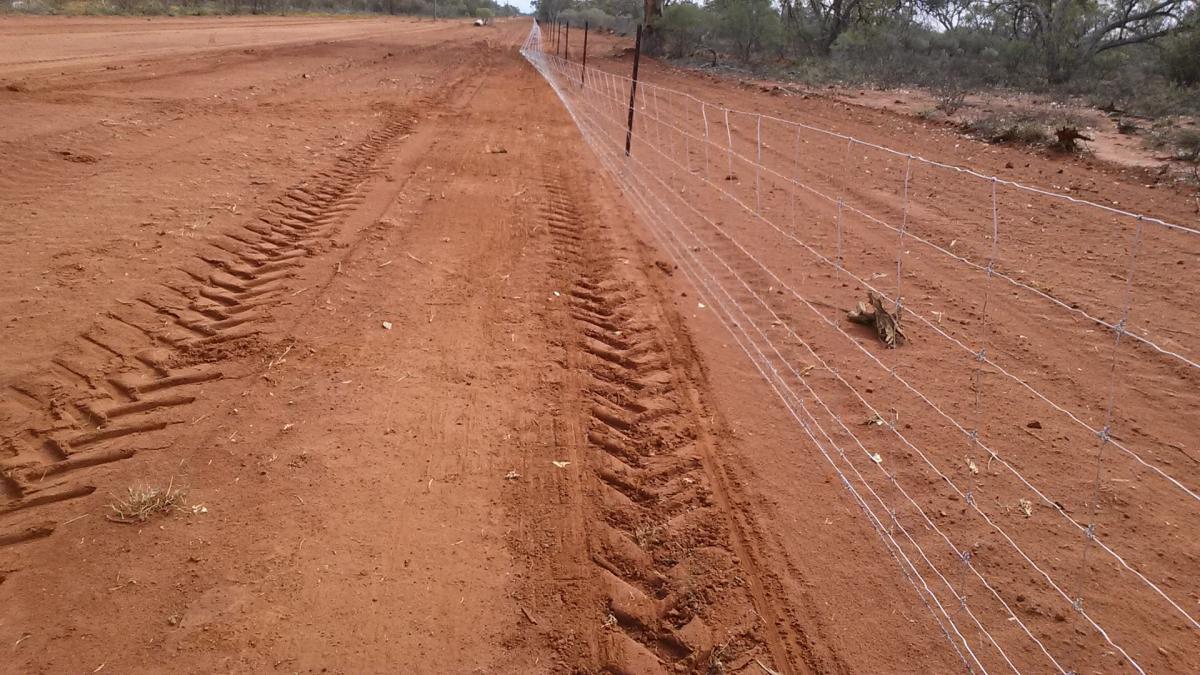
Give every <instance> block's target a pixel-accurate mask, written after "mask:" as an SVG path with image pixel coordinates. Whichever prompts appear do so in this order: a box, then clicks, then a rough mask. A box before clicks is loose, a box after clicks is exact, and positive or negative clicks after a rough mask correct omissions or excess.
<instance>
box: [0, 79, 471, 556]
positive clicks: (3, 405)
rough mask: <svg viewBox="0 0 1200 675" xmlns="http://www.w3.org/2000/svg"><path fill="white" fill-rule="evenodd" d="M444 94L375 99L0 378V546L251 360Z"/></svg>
mask: <svg viewBox="0 0 1200 675" xmlns="http://www.w3.org/2000/svg"><path fill="white" fill-rule="evenodd" d="M447 91H450V88H449V87H447V88H443V89H440V90H439V92H434V93H431V94H429V95H427V96H424V97H422V98H420V99H417V100H416V101H414V102H413V103H412V104H410V105H407V106H396V105H390V104H380V105H378V106H377V113H378V118H379V120H380V122H379V125H378V127H377V128H376V129H375V130H374V131H372V132H370V133H369V134H368V135H367V136H366V137H365V138H364V139H363V140H362V141H361V142H359V143H358V144H357V145H355V146H353V147H351V148H350V149H349V150H347V151H346V152H345V153H344V154H343V155H342V156H341V157H340V158H339V159H338V160H337V161H336V162H335V163H334V164H333V165H332V166H329V167H327V168H325V169H323V170H321V171H319V172H316V173H315V174H314V175H312V176H310V177H309V178H308V179H306V180H304V181H302V182H300V183H298V184H296V185H294V186H292V187H291V188H289V189H287V190H286V191H284V192H283V193H282V194H281V195H279V196H278V197H276V198H275V199H273V200H272V201H271V202H270V203H268V204H267V205H266V206H265V207H263V208H262V209H260V210H259V212H258V213H257V214H256V215H255V216H254V217H253V218H252V219H251V220H249V221H248V222H245V223H243V225H242V226H240V227H238V228H236V229H234V230H233V231H230V232H227V233H224V234H223V235H221V236H220V237H218V238H216V239H215V240H213V241H210V242H207V243H206V244H205V245H203V247H202V248H201V250H199V251H198V252H196V254H195V256H194V257H193V258H191V259H188V260H184V261H181V262H179V263H178V264H177V266H176V267H175V268H174V269H173V270H172V271H171V272H170V273H169V274H167V275H166V277H167V278H165V279H163V280H161V281H160V282H159V283H158V284H156V285H154V286H151V287H149V288H148V289H147V290H145V291H144V292H143V293H142V294H141V295H140V296H138V297H136V298H134V299H131V300H118V301H117V302H116V303H115V304H114V305H113V306H112V307H109V308H101V309H99V310H98V311H97V319H96V320H95V321H94V322H93V323H92V324H91V325H90V326H88V327H86V328H85V329H84V330H83V331H82V332H81V333H80V334H79V335H78V336H77V337H76V338H75V339H73V340H71V341H70V342H69V343H68V344H67V346H66V347H65V348H64V349H63V350H62V351H61V352H60V353H59V354H58V355H57V356H55V357H54V358H53V359H51V360H50V362H49V363H46V364H44V365H43V366H41V367H38V366H37V365H36V364H35V365H34V368H33V370H32V371H31V372H27V373H25V374H22V375H20V376H18V377H16V378H14V379H12V380H11V381H7V382H0V548H3V547H6V546H12V545H15V544H19V543H22V542H25V541H29V540H32V539H39V538H42V537H46V536H49V534H51V533H52V532H53V530H54V527H55V523H54V521H52V520H51V521H42V522H38V523H36V524H30V523H28V522H26V521H27V520H29V518H30V517H31V516H30V515H29V514H31V513H32V512H36V511H37V510H38V509H39V507H44V506H46V505H49V504H53V503H56V502H61V501H65V500H70V499H76V498H79V497H84V496H87V495H89V494H92V493H93V492H94V491H95V490H96V486H95V485H94V484H93V483H92V482H91V481H89V478H88V471H87V469H89V468H92V467H97V466H101V465H105V464H110V463H112V462H117V461H120V460H124V459H128V458H130V457H133V456H134V455H135V454H136V453H137V452H139V451H142V450H149V449H156V448H158V447H162V446H163V445H165V442H164V441H163V440H162V439H157V440H156V439H155V438H154V437H155V434H156V432H160V431H162V430H164V429H167V428H169V427H171V426H174V425H178V424H184V423H191V422H194V421H196V420H195V419H194V418H193V417H192V416H189V414H188V413H187V412H186V410H187V408H188V407H189V406H190V405H192V404H194V403H195V402H196V401H197V400H199V399H201V398H203V396H204V391H205V388H204V385H205V384H206V383H211V382H214V381H216V380H220V379H223V378H236V377H244V376H247V375H252V374H254V373H255V371H256V370H261V369H262V366H263V364H262V363H257V362H256V363H249V361H251V360H250V359H241V358H239V357H240V356H242V355H245V354H250V353H253V352H254V351H255V349H256V346H260V345H259V343H260V342H261V340H262V337H261V336H262V335H263V334H264V333H266V332H268V331H269V329H270V326H271V323H272V313H273V310H274V309H275V308H276V307H277V306H279V305H280V304H281V303H282V302H283V301H284V300H286V299H288V298H289V297H290V296H292V295H293V294H294V293H295V291H294V290H292V286H293V281H294V279H295V277H296V276H297V275H298V273H299V272H300V270H301V269H302V268H304V266H306V265H308V264H309V263H310V262H311V261H312V260H313V259H314V258H315V257H317V256H319V255H320V254H321V253H322V252H324V251H326V250H328V249H329V248H330V241H331V239H332V238H333V237H334V236H335V235H336V233H337V230H338V227H339V225H340V223H341V222H342V221H343V220H344V219H345V217H346V216H347V214H349V213H351V212H353V211H354V210H355V209H356V208H357V206H358V205H359V203H360V202H362V201H363V200H364V197H365V195H364V183H365V182H366V181H367V180H369V179H370V178H371V177H372V176H373V175H375V173H376V172H378V171H379V170H380V162H379V161H378V160H379V158H380V156H381V155H382V154H383V153H384V152H385V151H386V150H387V149H388V148H389V147H391V146H393V145H395V144H396V143H398V142H400V141H402V140H403V139H404V138H406V137H407V136H408V135H409V134H410V133H412V131H413V129H414V126H415V125H416V123H417V120H418V113H419V112H421V111H423V110H425V109H428V108H431V107H436V106H439V105H441V104H442V103H443V99H444V98H445V94H444V92H447Z"/></svg>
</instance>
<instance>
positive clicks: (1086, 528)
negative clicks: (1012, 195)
mask: <svg viewBox="0 0 1200 675" xmlns="http://www.w3.org/2000/svg"><path fill="white" fill-rule="evenodd" d="M644 147H649V148H650V149H651V150H652V151H654V152H658V153H660V154H661V151H660V150H659V149H658V148H657V147H655V146H653V145H652V144H646V145H645V146H644ZM663 157H664V160H666V161H672V160H671V159H670V158H669V157H667V156H666V155H663ZM676 166H677V168H681V167H679V166H678V164H676ZM702 180H704V181H705V182H706V183H708V184H709V186H710V187H712V188H713V189H715V190H717V191H718V192H721V193H723V194H724V196H725V197H726V198H728V199H730V200H731V201H733V202H734V203H735V204H737V205H739V206H740V207H741V208H742V209H743V210H745V211H746V212H747V213H749V214H751V215H754V216H755V217H757V218H759V219H760V220H763V222H766V223H767V224H768V225H770V226H771V227H773V228H775V229H776V230H779V231H780V233H781V234H784V236H787V237H789V238H791V239H794V240H795V237H794V236H793V235H790V234H788V233H786V232H783V231H782V230H780V229H779V228H778V226H776V225H775V224H774V223H771V222H770V221H768V220H766V219H764V218H763V217H762V216H761V215H759V214H757V213H755V212H754V210H753V209H751V208H750V207H749V206H748V205H747V204H745V203H743V202H741V201H740V200H739V199H738V198H737V197H736V196H733V195H731V194H729V193H728V192H726V191H724V190H723V189H722V188H721V187H720V186H719V185H716V184H715V183H712V182H711V181H709V180H708V179H702ZM722 234H723V235H724V236H726V237H727V238H729V239H730V240H731V241H733V238H732V237H729V235H728V234H725V233H724V231H722ZM796 241H799V240H796ZM800 243H801V244H802V245H803V246H804V247H805V248H806V249H808V250H809V251H810V252H812V253H814V255H816V256H817V257H819V258H820V259H821V261H822V262H825V263H827V264H832V263H831V262H830V261H829V260H828V259H827V258H825V257H824V256H821V255H820V254H819V253H817V252H816V251H815V250H814V249H812V248H811V247H809V246H808V245H806V244H804V243H803V242H800ZM735 245H736V242H735ZM739 248H740V245H739ZM743 252H745V251H744V249H743ZM745 253H746V254H747V255H748V256H750V257H753V256H752V255H751V254H749V253H748V252H745ZM755 262H758V261H757V259H755ZM759 264H760V265H762V263H759ZM763 268H764V269H765V270H766V271H767V272H768V274H771V276H772V278H773V279H774V280H775V281H776V282H778V283H779V284H780V285H781V286H783V287H784V288H785V289H786V290H787V291H788V292H789V293H791V294H792V295H793V296H794V297H796V298H797V299H799V300H801V301H802V302H804V303H805V305H806V306H807V307H808V308H809V309H810V310H811V311H812V312H813V313H814V314H816V315H817V317H818V318H819V319H820V320H821V321H823V322H825V323H826V324H828V325H829V326H830V327H832V328H834V329H835V330H836V331H838V332H839V333H840V334H841V335H842V337H844V338H845V339H846V340H848V341H849V342H851V343H852V344H853V345H854V346H855V347H857V349H858V350H859V351H861V352H862V353H863V354H864V355H865V356H866V357H867V358H868V359H869V360H871V361H872V362H874V363H875V364H876V365H878V366H879V367H880V368H881V369H883V370H884V371H885V372H887V373H888V374H889V375H890V376H891V377H893V378H894V379H896V380H897V381H898V382H900V383H901V384H902V385H903V386H904V387H905V388H906V389H908V390H909V391H911V392H912V393H913V394H914V395H916V396H917V397H918V398H920V399H921V400H922V401H923V402H924V403H925V404H926V405H928V406H929V407H930V408H931V409H932V410H934V411H935V412H937V413H938V414H939V415H940V416H942V417H943V418H945V419H946V420H947V421H949V422H950V423H951V424H952V425H953V426H954V427H955V428H956V429H957V430H958V431H959V432H960V433H962V434H963V435H964V436H965V437H967V438H968V439H969V440H970V441H971V442H973V443H978V444H979V446H980V447H981V448H983V449H984V450H985V451H986V452H987V453H988V454H989V456H990V457H991V458H992V459H993V460H995V461H997V462H999V463H1000V464H1001V466H1003V467H1004V468H1005V469H1006V470H1008V471H1009V472H1011V473H1012V474H1013V475H1014V476H1016V477H1017V479H1018V480H1020V481H1021V482H1022V483H1023V484H1024V485H1025V486H1026V487H1028V488H1029V489H1030V490H1031V491H1032V492H1033V493H1034V494H1035V495H1037V497H1038V498H1039V499H1040V500H1041V502H1042V503H1043V504H1045V505H1046V506H1047V507H1049V508H1051V509H1052V510H1053V511H1055V512H1056V513H1058V514H1059V515H1060V516H1062V517H1063V518H1065V519H1066V520H1067V521H1068V522H1070V523H1071V524H1072V525H1073V526H1074V527H1075V528H1076V529H1077V530H1078V531H1079V532H1080V533H1081V534H1085V535H1086V536H1087V539H1088V540H1089V541H1094V542H1095V543H1096V544H1097V545H1099V546H1100V547H1101V548H1102V549H1103V550H1104V551H1105V552H1106V553H1108V554H1109V555H1110V556H1112V557H1113V558H1114V559H1115V560H1116V561H1117V562H1118V563H1119V564H1120V565H1121V566H1122V567H1124V568H1125V569H1126V570H1128V571H1129V572H1131V573H1133V574H1134V575H1136V576H1137V577H1138V578H1139V579H1140V580H1141V581H1142V582H1143V583H1145V584H1146V585H1147V586H1149V587H1150V588H1151V589H1152V590H1154V591H1155V593H1156V594H1158V595H1159V596H1160V597H1162V598H1163V599H1165V600H1166V601H1167V602H1168V603H1169V604H1171V606H1172V607H1173V608H1174V609H1175V610H1176V611H1177V612H1178V613H1180V614H1181V615H1182V616H1183V617H1184V618H1185V619H1187V621H1188V622H1189V623H1190V624H1192V626H1194V627H1197V628H1200V622H1198V621H1197V620H1196V619H1195V618H1194V617H1193V616H1191V614H1189V613H1188V612H1187V611H1186V610H1184V609H1183V608H1182V607H1181V606H1180V605H1179V603H1178V602H1177V601H1175V600H1174V599H1173V598H1171V597H1170V596H1168V595H1167V594H1166V592H1164V591H1163V590H1162V589H1161V588H1160V587H1159V586H1158V585H1156V584H1154V583H1153V582H1152V581H1150V580H1149V579H1148V578H1147V577H1146V576H1145V575H1144V574H1143V573H1142V572H1140V571H1139V570H1137V569H1135V568H1134V567H1133V566H1131V565H1130V564H1129V563H1128V562H1126V561H1125V559H1124V558H1123V557H1122V556H1120V555H1119V554H1117V553H1116V551H1114V550H1113V549H1112V548H1110V547H1109V546H1108V545H1107V544H1105V543H1104V542H1103V540H1102V539H1100V538H1099V537H1098V536H1096V535H1095V533H1094V532H1093V531H1092V528H1091V526H1090V525H1085V524H1083V523H1081V522H1079V521H1078V520H1076V519H1075V518H1072V517H1071V516H1070V515H1069V514H1067V513H1066V511H1065V510H1064V509H1063V508H1062V507H1061V506H1060V505H1059V504H1058V502H1057V501H1056V500H1054V499H1051V498H1050V497H1049V496H1047V495H1046V494H1045V492H1044V491H1043V490H1041V489H1040V488H1038V487H1036V486H1035V485H1034V484H1033V483H1032V482H1031V481H1030V480H1029V479H1027V478H1026V477H1025V476H1024V475H1022V474H1021V473H1020V472H1019V471H1017V470H1016V468H1015V467H1014V466H1013V465H1012V464H1011V463H1010V462H1009V461H1008V460H1006V459H1005V458H1004V457H1001V456H1000V455H999V453H997V452H996V451H995V450H994V449H992V448H991V447H989V446H987V445H985V444H983V443H982V441H980V440H979V438H978V434H977V433H976V432H975V431H973V430H968V429H967V428H966V427H965V426H963V424H962V423H960V422H959V421H958V420H957V419H955V418H954V417H953V416H952V415H950V414H949V413H947V412H946V411H945V410H944V409H943V408H942V407H940V406H938V405H937V404H936V403H934V402H933V401H932V400H930V399H929V397H928V396H927V395H926V394H925V393H924V392H921V391H920V390H919V389H917V388H916V387H915V386H914V385H912V384H911V383H910V382H909V381H908V380H906V379H905V378H903V377H900V376H899V375H898V374H896V372H895V368H894V367H888V366H887V365H886V364H885V363H883V361H882V360H880V359H879V358H878V357H877V356H875V355H874V354H872V353H871V352H870V351H869V350H868V349H866V348H865V347H863V346H862V345H861V344H859V343H858V342H857V341H855V340H854V339H853V338H852V337H851V336H850V335H849V334H847V333H846V332H845V330H844V329H842V328H841V327H840V326H838V325H837V324H836V323H834V322H832V321H831V320H830V319H829V318H828V317H827V316H825V315H824V314H822V313H821V312H820V311H819V310H817V309H816V307H814V306H813V305H812V304H811V303H809V302H808V301H807V300H806V299H804V298H803V297H802V296H801V295H800V294H799V293H797V292H796V291H795V290H794V289H792V288H791V287H790V286H789V285H788V284H787V283H786V282H784V281H783V280H782V279H780V278H779V277H778V276H776V275H775V274H774V273H773V272H771V271H770V270H769V269H767V268H766V266H765V265H763ZM843 271H844V270H843ZM847 274H849V275H850V276H851V278H853V279H854V280H855V281H857V282H858V283H860V284H862V285H863V286H864V287H865V288H867V289H870V290H873V291H875V292H877V293H878V294H879V295H880V296H882V297H884V298H885V299H890V298H888V296H887V294H886V293H884V292H883V291H881V290H880V289H878V288H876V287H875V286H873V285H872V284H871V283H870V282H868V281H867V280H865V279H862V278H861V277H858V276H856V275H853V274H852V273H848V272H847ZM917 316H920V315H917ZM922 318H923V317H922ZM924 322H926V323H928V321H927V320H926V321H924ZM930 325H931V326H932V324H930ZM932 327H933V328H934V329H935V331H936V332H938V333H939V334H941V335H943V336H944V337H946V338H948V339H950V340H951V341H953V342H954V343H955V344H958V345H960V346H961V347H962V348H963V349H964V350H965V351H967V352H968V353H970V354H971V355H972V356H974V357H976V361H977V364H978V363H987V364H989V365H992V366H993V367H995V368H997V370H999V371H1000V372H1001V373H1003V374H1005V375H1006V376H1008V377H1010V378H1012V379H1014V380H1016V381H1017V382H1018V383H1019V384H1021V385H1022V386H1024V387H1026V388H1027V389H1030V390H1031V391H1032V392H1033V393H1034V394H1035V395H1038V396H1039V397H1041V398H1043V399H1044V400H1046V401H1048V402H1049V399H1046V398H1045V397H1044V396H1043V395H1042V394H1041V393H1040V392H1037V391H1036V390H1034V389H1033V388H1032V386H1031V385H1029V384H1028V383H1026V382H1025V381H1024V380H1021V379H1020V378H1017V377H1016V376H1013V375H1011V374H1010V373H1008V371H1007V370H1005V369H1004V368H1003V367H1002V366H999V365H998V364H996V363H994V362H993V361H991V360H990V359H988V358H987V357H986V355H982V356H981V354H982V351H974V350H970V349H969V348H967V347H966V346H965V345H963V344H962V343H961V342H959V341H958V340H957V339H956V338H953V337H952V336H949V335H946V334H945V333H944V332H943V331H941V330H940V329H937V327H936V326H932ZM1110 376H1113V377H1115V370H1114V371H1112V372H1110ZM842 381H843V384H845V385H846V386H847V387H850V385H849V383H848V382H845V381H844V379H843V380H842ZM1112 381H1113V380H1112V379H1110V383H1111V382H1112ZM850 388H851V389H853V387H850ZM1111 391H1112V387H1111V386H1110V392H1111ZM858 398H859V399H860V400H861V401H862V402H863V403H864V404H866V405H867V406H868V407H869V408H870V410H871V412H872V413H873V414H879V411H877V410H875V409H874V408H873V407H870V405H869V404H867V403H866V401H865V399H863V398H862V397H861V396H859V397H858ZM1110 401H1111V396H1110ZM1051 403H1052V402H1051ZM1052 405H1054V407H1056V408H1058V409H1060V410H1063V411H1064V412H1067V414H1068V415H1070V416H1071V417H1072V419H1075V420H1078V418H1077V417H1074V415H1073V414H1071V413H1070V412H1069V411H1066V410H1065V409H1064V408H1061V406H1058V405H1057V404H1053V403H1052ZM1110 414H1111V410H1110ZM1080 422H1081V423H1082V421H1080ZM1084 424H1085V423H1084ZM1087 428H1088V430H1089V431H1091V432H1092V433H1094V434H1096V435H1097V437H1098V438H1100V439H1101V442H1102V443H1104V444H1112V445H1113V446H1114V447H1118V448H1120V449H1122V450H1124V451H1125V452H1127V453H1128V454H1130V455H1132V456H1133V457H1134V458H1135V460H1136V461H1138V462H1139V463H1141V464H1143V465H1146V466H1148V467H1149V468H1151V469H1152V470H1153V469H1156V467H1153V466H1151V465H1149V464H1147V463H1146V462H1145V461H1144V460H1142V459H1141V458H1140V457H1138V456H1137V455H1136V453H1133V452H1132V451H1129V450H1128V449H1126V448H1125V447H1124V446H1123V445H1121V444H1120V443H1119V442H1117V441H1116V440H1114V439H1113V438H1112V437H1111V435H1110V434H1109V433H1108V431H1107V424H1106V426H1105V427H1104V428H1101V429H1094V428H1092V427H1090V426H1088V427H1087ZM892 430H893V431H895V429H894V427H893V429H892ZM897 434H898V436H899V438H900V440H901V442H902V443H903V444H904V445H905V446H906V447H909V448H910V449H912V450H914V451H916V452H918V454H920V455H921V456H922V458H923V459H924V458H925V455H924V453H923V452H921V451H920V449H919V448H918V447H917V446H916V445H914V444H913V443H911V442H910V441H909V440H908V439H907V438H906V437H905V436H904V435H903V434H899V433H898V432H897ZM926 461H927V462H928V461H929V460H926ZM930 466H931V467H933V465H932V463H930ZM1157 473H1160V474H1161V475H1163V476H1165V477H1167V478H1168V479H1169V480H1172V481H1173V482H1176V483H1177V481H1174V479H1172V478H1171V477H1170V476H1166V474H1163V473H1162V472H1161V471H1157ZM942 477H943V478H944V479H945V480H947V481H948V482H949V483H950V484H951V485H952V486H953V487H954V488H955V490H956V491H959V490H958V488H957V485H955V484H954V483H953V481H950V479H949V478H948V477H945V476H944V474H943V475H942ZM1177 484H1178V483H1177ZM1179 486H1180V487H1181V488H1182V489H1183V490H1184V491H1185V492H1187V493H1188V494H1189V495H1190V496H1192V497H1193V498H1195V497H1196V495H1195V493H1193V492H1192V491H1190V490H1188V489H1187V488H1186V487H1184V486H1182V485H1181V484H1180V485H1179ZM959 493H960V495H961V496H963V497H964V498H965V499H968V500H970V499H971V493H970V492H967V493H962V492H961V491H959Z"/></svg>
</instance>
